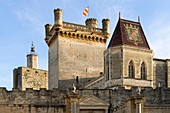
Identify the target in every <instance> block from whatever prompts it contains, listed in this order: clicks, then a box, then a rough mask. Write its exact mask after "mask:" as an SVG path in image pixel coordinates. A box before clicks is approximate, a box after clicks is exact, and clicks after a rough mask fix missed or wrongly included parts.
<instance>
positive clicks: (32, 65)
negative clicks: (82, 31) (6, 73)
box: [13, 43, 48, 90]
mask: <svg viewBox="0 0 170 113" xmlns="http://www.w3.org/2000/svg"><path fill="white" fill-rule="evenodd" d="M13 88H19V89H20V90H26V88H33V89H34V90H39V89H40V88H46V89H48V71H47V70H42V69H38V55H37V54H36V53H35V47H34V44H33V43H32V46H31V51H30V53H28V54H27V67H24V66H22V67H18V68H15V69H14V70H13Z"/></svg>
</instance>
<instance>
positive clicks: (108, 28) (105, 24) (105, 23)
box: [102, 19, 110, 34]
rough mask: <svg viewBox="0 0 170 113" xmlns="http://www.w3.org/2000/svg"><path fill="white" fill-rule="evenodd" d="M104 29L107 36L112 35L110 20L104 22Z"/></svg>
mask: <svg viewBox="0 0 170 113" xmlns="http://www.w3.org/2000/svg"><path fill="white" fill-rule="evenodd" d="M102 29H103V32H104V33H105V34H110V20H109V19H103V20H102Z"/></svg>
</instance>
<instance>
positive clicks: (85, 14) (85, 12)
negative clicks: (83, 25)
mask: <svg viewBox="0 0 170 113" xmlns="http://www.w3.org/2000/svg"><path fill="white" fill-rule="evenodd" d="M88 13H89V6H88V7H86V8H85V9H84V11H83V14H82V16H87V15H88Z"/></svg>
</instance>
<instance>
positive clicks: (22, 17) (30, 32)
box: [0, 0, 170, 90]
mask: <svg viewBox="0 0 170 113" xmlns="http://www.w3.org/2000/svg"><path fill="white" fill-rule="evenodd" d="M169 4H170V1H169V0H15V1H14V0H0V42H1V44H0V50H1V55H0V87H7V89H9V90H10V89H11V88H12V80H13V77H12V76H13V69H14V68H17V67H19V66H26V55H27V53H28V52H29V51H30V46H31V42H32V41H34V45H35V47H36V52H37V53H38V55H39V68H41V69H47V68H48V59H47V57H48V47H47V45H46V43H45V41H44V37H45V36H44V32H45V31H44V25H45V24H47V23H48V24H53V23H54V19H53V18H54V17H53V10H54V9H56V8H61V9H62V10H63V21H66V22H73V23H77V24H84V22H85V20H86V19H87V18H88V17H82V12H83V10H84V9H85V8H86V7H87V6H89V7H90V9H89V17H90V18H96V19H98V22H99V26H98V27H100V28H101V21H102V19H103V18H109V19H110V21H111V34H112V33H113V30H114V28H115V25H116V23H117V20H118V14H119V12H121V18H124V19H129V20H133V21H137V18H138V16H140V18H141V24H142V27H143V30H144V32H145V35H146V37H147V39H148V42H149V45H150V47H151V49H152V50H153V51H154V53H155V55H154V57H155V58H163V59H168V58H170V44H169V42H170V7H169Z"/></svg>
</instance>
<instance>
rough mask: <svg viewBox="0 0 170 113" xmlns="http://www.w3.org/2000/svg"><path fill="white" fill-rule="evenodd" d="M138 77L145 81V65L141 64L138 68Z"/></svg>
mask: <svg viewBox="0 0 170 113" xmlns="http://www.w3.org/2000/svg"><path fill="white" fill-rule="evenodd" d="M140 77H141V79H146V65H145V63H144V62H142V64H141V67H140Z"/></svg>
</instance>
